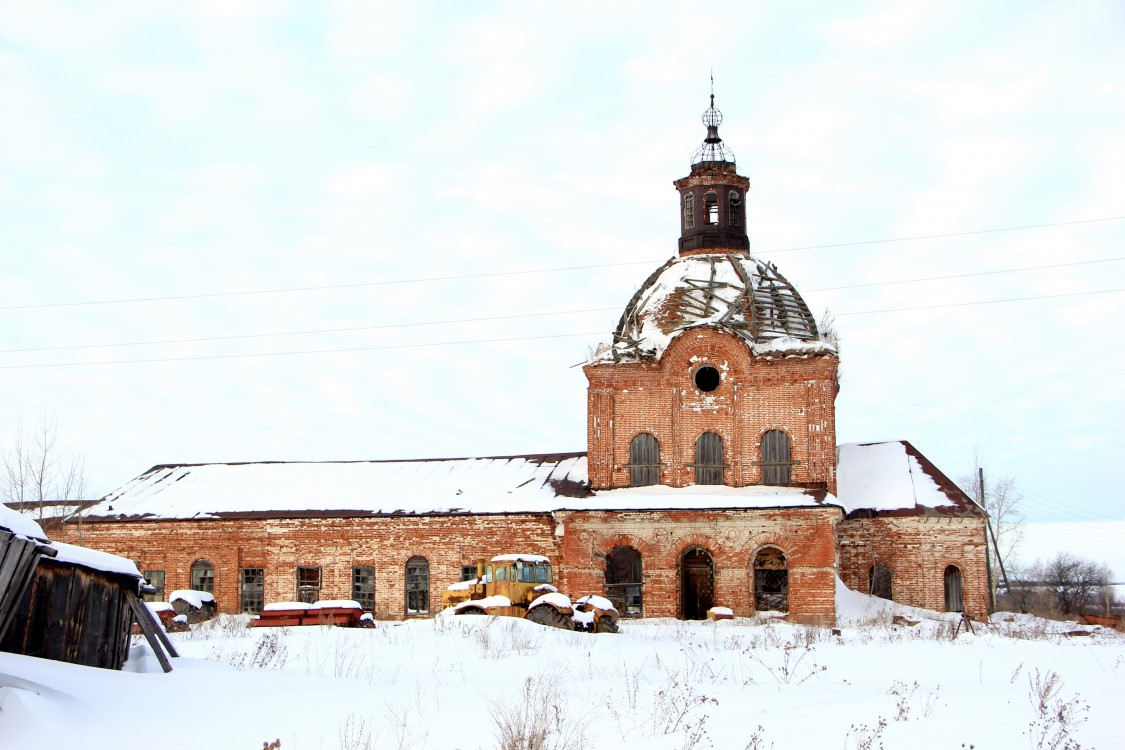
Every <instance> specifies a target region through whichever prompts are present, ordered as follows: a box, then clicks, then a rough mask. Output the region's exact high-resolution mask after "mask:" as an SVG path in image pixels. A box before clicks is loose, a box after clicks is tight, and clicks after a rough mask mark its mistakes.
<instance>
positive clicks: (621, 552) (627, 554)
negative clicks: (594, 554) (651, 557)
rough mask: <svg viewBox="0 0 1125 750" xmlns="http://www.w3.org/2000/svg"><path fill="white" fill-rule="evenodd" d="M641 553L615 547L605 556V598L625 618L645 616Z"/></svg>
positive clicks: (631, 548)
mask: <svg viewBox="0 0 1125 750" xmlns="http://www.w3.org/2000/svg"><path fill="white" fill-rule="evenodd" d="M642 574H643V570H642V568H641V553H640V552H638V551H637V550H636V549H634V548H633V547H614V548H613V549H612V550H610V552H609V554H608V555H606V556H605V597H606V599H609V600H610V601H611V602H613V606H614V607H616V608H617V611H618V612H620V613H621V614H622V615H624V616H625V617H641V616H642V615H644V602H643V596H644V592H643V587H644V579H643V578H642Z"/></svg>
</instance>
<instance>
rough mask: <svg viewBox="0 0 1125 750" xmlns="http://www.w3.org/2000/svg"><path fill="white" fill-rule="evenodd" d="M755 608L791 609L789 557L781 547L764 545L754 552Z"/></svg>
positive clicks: (766, 610)
mask: <svg viewBox="0 0 1125 750" xmlns="http://www.w3.org/2000/svg"><path fill="white" fill-rule="evenodd" d="M753 566H754V568H753V569H754V609H755V611H758V612H768V611H775V612H788V611H789V559H788V557H787V556H786V554H785V552H784V550H782V549H781V548H780V547H774V546H772V545H771V546H768V547H762V548H761V549H759V550H758V551H757V552H755V553H754V563H753Z"/></svg>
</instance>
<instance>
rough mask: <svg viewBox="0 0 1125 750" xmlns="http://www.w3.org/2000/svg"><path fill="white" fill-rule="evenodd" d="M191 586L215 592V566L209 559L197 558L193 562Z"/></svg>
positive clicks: (197, 589)
mask: <svg viewBox="0 0 1125 750" xmlns="http://www.w3.org/2000/svg"><path fill="white" fill-rule="evenodd" d="M191 588H192V590H194V591H206V592H207V593H208V594H213V593H215V566H214V565H212V564H211V563H210V562H209V561H208V560H196V561H195V562H193V563H192V564H191Z"/></svg>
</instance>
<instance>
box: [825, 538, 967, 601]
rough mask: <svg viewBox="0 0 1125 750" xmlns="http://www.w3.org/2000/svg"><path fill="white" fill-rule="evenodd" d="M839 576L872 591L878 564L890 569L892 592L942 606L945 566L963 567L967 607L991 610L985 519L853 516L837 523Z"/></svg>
mask: <svg viewBox="0 0 1125 750" xmlns="http://www.w3.org/2000/svg"><path fill="white" fill-rule="evenodd" d="M836 535H837V539H838V544H839V550H840V578H841V579H842V580H843V581H844V583H845V584H846V585H847V586H848V588H850V589H854V590H856V591H862V592H863V593H870V589H869V571H870V570H871V566H872V565H874V564H875V563H881V564H883V565H886V566H887V567H889V568H890V569H891V574H892V589H891V590H892V595H893V597H894V600H895V601H897V602H901V603H902V604H909V605H911V606H915V607H924V608H926V609H933V610H937V611H939V612H940V611H943V610H944V609H945V577H944V576H945V569H946V567H947V566H949V565H956V566H957V567H958V568H960V569H961V580H962V586H963V589H964V591H963V597H964V605H965V611H966V612H968V613H969V614H970V615H972V616H973V617H975V618H984V617H985V616H986V615H987V614H988V573H987V570H986V568H985V538H984V520H983V519H980V518H950V517H925V516H922V517H911V518H874V519H848V520H845V521H841V522H840V523H839V524H838V525H837V527H836Z"/></svg>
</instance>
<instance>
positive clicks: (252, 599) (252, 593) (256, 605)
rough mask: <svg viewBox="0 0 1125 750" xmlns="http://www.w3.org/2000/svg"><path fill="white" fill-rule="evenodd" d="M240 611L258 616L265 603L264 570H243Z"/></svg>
mask: <svg viewBox="0 0 1125 750" xmlns="http://www.w3.org/2000/svg"><path fill="white" fill-rule="evenodd" d="M241 589H242V590H241V597H240V598H241V601H242V605H241V607H242V611H243V612H247V613H249V614H252V615H256V614H259V613H260V612H261V611H262V606H263V605H264V604H265V603H266V571H265V569H264V568H243V569H242V581H241Z"/></svg>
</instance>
